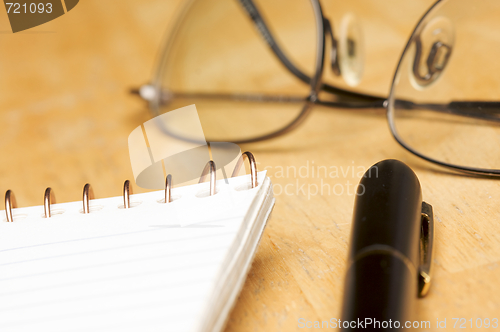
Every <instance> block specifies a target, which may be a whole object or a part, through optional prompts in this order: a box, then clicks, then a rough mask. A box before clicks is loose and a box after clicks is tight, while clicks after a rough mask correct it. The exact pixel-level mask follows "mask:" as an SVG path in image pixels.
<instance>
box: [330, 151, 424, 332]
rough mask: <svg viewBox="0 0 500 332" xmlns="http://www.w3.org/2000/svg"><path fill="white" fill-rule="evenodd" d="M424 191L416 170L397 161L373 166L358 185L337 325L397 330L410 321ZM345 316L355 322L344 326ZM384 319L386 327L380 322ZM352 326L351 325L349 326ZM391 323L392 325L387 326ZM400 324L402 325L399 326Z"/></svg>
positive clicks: (416, 294) (382, 162)
mask: <svg viewBox="0 0 500 332" xmlns="http://www.w3.org/2000/svg"><path fill="white" fill-rule="evenodd" d="M421 209H422V193H421V188H420V183H419V181H418V178H417V177H416V175H415V173H413V171H412V170H411V168H409V167H408V166H406V165H405V164H404V163H402V162H400V161H397V160H384V161H381V162H379V163H377V164H375V165H373V166H372V167H371V168H370V169H369V170H368V171H367V172H366V173H365V175H364V176H363V178H362V179H361V181H360V184H359V186H358V195H357V197H356V203H355V206H354V217H353V224H352V231H351V243H350V250H349V256H348V268H347V275H346V280H345V286H344V303H343V312H342V316H341V317H342V321H343V322H344V324H341V325H340V327H341V328H342V330H344V331H351V330H356V329H359V330H364V331H366V326H365V325H364V324H363V325H362V326H363V327H360V325H359V324H358V322H360V321H362V322H365V320H368V321H369V320H370V319H371V320H372V321H375V320H377V321H378V322H380V324H381V325H380V327H379V325H377V326H375V327H373V325H370V326H369V329H368V330H370V328H371V329H372V330H378V331H390V330H396V329H398V328H397V327H394V324H392V325H389V324H390V322H391V321H392V322H395V321H397V322H398V323H399V324H401V325H402V324H404V323H405V322H406V321H407V320H411V315H412V313H413V311H414V310H413V307H414V304H415V301H416V299H417V297H418V271H417V269H418V266H419V244H420V228H421ZM345 321H350V322H351V321H356V324H354V323H353V324H350V325H348V326H347V323H345ZM382 323H383V324H384V326H382ZM353 326H355V327H354V328H353ZM391 326H392V328H391ZM400 328H405V327H404V326H401V327H400Z"/></svg>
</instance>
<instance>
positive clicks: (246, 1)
mask: <svg viewBox="0 0 500 332" xmlns="http://www.w3.org/2000/svg"><path fill="white" fill-rule="evenodd" d="M238 2H240V4H241V5H242V7H243V9H244V10H245V11H246V12H247V14H248V16H249V17H250V19H251V20H252V21H253V22H254V25H255V27H256V28H257V30H258V31H259V33H260V34H261V36H262V38H263V39H264V40H265V41H266V43H267V44H268V46H269V47H270V48H271V50H272V51H273V53H274V54H275V55H276V57H277V58H278V59H279V60H280V62H281V63H282V64H283V65H284V66H285V67H286V68H287V69H288V70H289V71H290V72H291V73H292V74H293V75H294V76H295V77H297V78H298V79H300V80H301V81H303V82H304V83H307V84H310V83H311V78H310V77H309V76H308V75H306V74H305V73H303V72H302V71H301V70H300V69H298V68H297V67H296V66H295V65H294V64H293V63H292V62H291V61H290V60H289V58H288V57H287V56H286V54H285V52H284V51H283V50H282V48H281V47H280V46H279V45H278V43H277V41H276V39H275V38H274V36H273V34H272V33H271V31H270V30H269V28H268V25H267V24H266V22H265V20H264V18H263V17H262V15H261V14H260V12H259V10H258V9H257V7H256V6H255V4H254V3H253V1H252V0H238ZM318 6H319V3H318ZM321 19H323V20H324V21H326V18H324V17H322V18H321ZM326 26H327V27H328V26H330V24H329V23H328V24H326ZM327 30H328V29H327ZM320 33H325V32H324V31H322V32H320ZM321 90H323V91H325V92H328V93H331V94H335V95H339V96H343V97H348V98H355V99H358V100H362V101H366V102H374V101H378V102H379V103H383V102H384V101H385V98H381V97H377V96H372V95H368V94H363V93H356V92H352V91H348V90H344V89H339V88H336V87H334V86H331V85H329V84H324V83H323V84H321Z"/></svg>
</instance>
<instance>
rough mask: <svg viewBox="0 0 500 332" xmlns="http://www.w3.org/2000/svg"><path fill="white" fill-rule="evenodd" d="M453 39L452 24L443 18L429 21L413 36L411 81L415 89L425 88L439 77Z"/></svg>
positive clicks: (450, 50) (449, 53) (445, 63)
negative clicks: (413, 50)
mask: <svg viewBox="0 0 500 332" xmlns="http://www.w3.org/2000/svg"><path fill="white" fill-rule="evenodd" d="M454 37H455V36H454V29H453V24H452V23H451V21H450V20H449V19H448V18H446V17H443V16H439V17H435V18H434V19H432V20H430V21H429V22H428V23H427V24H425V25H424V26H423V27H422V29H420V30H419V31H417V32H416V33H415V34H414V35H413V37H412V38H413V42H414V43H415V58H414V60H413V68H412V75H411V77H412V80H411V81H412V83H413V85H414V86H415V88H417V89H422V88H425V87H427V86H429V85H430V84H432V83H434V82H435V81H436V80H437V79H438V78H439V77H441V74H442V73H443V71H444V69H445V68H446V66H447V65H448V62H449V59H450V56H451V53H452V50H453V46H454V40H455V38H454Z"/></svg>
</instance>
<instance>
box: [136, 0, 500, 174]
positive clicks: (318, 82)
mask: <svg viewBox="0 0 500 332" xmlns="http://www.w3.org/2000/svg"><path fill="white" fill-rule="evenodd" d="M194 1H196V0H191V2H194ZM236 1H238V2H239V3H240V4H241V6H242V7H243V9H244V10H245V12H246V13H247V14H248V16H249V18H250V19H251V20H252V22H253V23H254V25H255V27H256V28H257V30H258V32H259V34H260V35H261V37H262V38H263V39H264V41H265V42H266V44H267V45H268V47H269V48H270V49H271V51H272V52H273V54H274V55H275V56H276V57H277V58H278V60H279V61H280V62H281V63H282V64H283V65H284V66H285V67H286V69H287V70H288V71H289V72H290V73H291V74H293V75H294V76H295V77H296V78H298V79H299V80H301V81H302V82H304V83H306V84H309V85H310V87H311V90H310V93H309V96H308V97H306V98H305V99H297V100H294V101H300V102H305V104H304V106H303V108H302V110H301V112H300V113H299V114H298V115H297V116H296V117H295V119H294V120H293V121H291V122H290V123H288V124H287V125H285V126H284V127H282V128H280V129H278V130H275V131H274V132H271V133H269V134H266V135H262V136H257V137H253V138H249V139H242V140H232V141H231V142H232V143H235V144H247V143H255V142H260V141H264V140H268V139H272V138H276V137H279V136H282V135H284V134H287V133H289V132H290V131H292V130H294V129H295V128H297V127H298V126H299V125H300V124H302V122H303V121H304V120H305V119H306V118H307V116H308V115H309V114H310V113H311V111H312V107H313V106H314V105H320V106H326V107H332V108H343V109H345V108H350V109H377V108H378V109H386V116H387V120H388V124H389V129H390V131H391V134H392V136H393V137H394V139H395V140H396V141H397V142H398V143H399V144H400V145H401V146H402V147H403V148H405V149H406V150H407V151H409V152H410V153H412V154H414V155H416V156H418V157H420V158H422V159H424V160H426V161H428V162H431V163H433V164H436V165H438V166H442V167H446V168H449V169H453V170H455V171H459V172H464V173H468V174H473V175H479V176H486V177H500V169H498V170H497V169H485V168H478V167H469V166H461V165H455V164H450V163H446V162H443V161H439V160H437V159H434V158H431V157H428V156H426V155H424V154H422V153H420V152H418V151H417V150H415V149H413V148H412V147H410V146H409V145H407V144H406V143H405V142H404V140H403V139H402V138H401V137H400V136H399V134H398V133H397V131H396V126H395V123H394V107H393V105H394V103H395V102H396V100H394V93H393V91H394V87H395V83H396V75H394V77H393V80H392V82H391V89H390V93H389V96H388V98H384V97H380V96H375V95H371V94H365V93H358V92H354V91H349V90H346V89H342V88H337V87H335V86H332V85H329V84H326V83H323V82H322V77H323V71H324V67H325V51H326V35H327V34H328V36H329V37H330V43H331V55H330V60H331V61H330V64H331V69H332V71H333V73H334V74H335V75H337V76H339V75H340V74H341V73H340V68H339V65H338V63H339V61H338V49H337V40H336V39H335V36H334V32H333V27H332V25H331V24H330V21H329V20H328V19H327V18H326V17H325V16H324V15H323V10H322V7H321V4H320V2H319V0H309V2H310V3H311V6H312V8H313V12H314V17H315V22H316V32H317V34H316V39H317V44H316V45H317V48H316V51H317V52H316V59H315V72H314V75H313V76H312V78H311V77H309V76H308V75H307V74H305V73H303V72H302V71H300V69H298V68H297V67H296V66H295V65H294V64H293V63H292V62H291V61H290V59H288V58H287V56H286V55H285V53H284V52H283V50H282V49H281V47H280V46H279V43H278V42H277V41H276V39H275V38H274V36H273V34H272V33H271V31H270V29H269V27H268V24H267V23H266V22H265V20H264V18H263V16H262V15H261V13H260V11H259V10H258V8H257V6H256V5H255V4H254V2H253V0H236ZM444 1H445V0H437V1H436V2H435V3H434V4H433V5H432V6H431V7H430V8H429V9H428V10H427V11H426V12H425V13H424V15H422V17H421V18H420V20H419V21H418V22H417V24H416V26H415V28H414V29H413V31H412V33H411V37H410V38H409V40H408V42H407V44H406V46H405V48H404V50H403V53H402V56H401V57H400V59H399V61H398V64H397V66H396V70H395V73H397V72H398V70H399V67H400V66H401V64H402V60H403V55H404V54H405V53H406V51H407V50H408V49H409V48H410V47H411V46H412V44H413V43H414V42H415V43H416V44H417V47H418V46H419V44H418V43H419V40H418V35H417V34H416V32H417V31H418V29H419V28H420V27H421V24H422V23H423V21H424V19H425V18H426V17H427V15H428V14H429V13H430V12H431V11H432V10H433V9H434V8H435V7H436V6H438V5H439V4H440V3H441V2H444ZM187 7H189V6H187ZM183 16H184V15H181V16H180V17H179V19H178V22H177V24H176V26H178V25H179V22H181V21H182V20H183ZM170 43H171V40H169V41H168V43H167V45H166V47H164V48H163V52H162V54H161V55H160V59H164V58H165V56H166V54H167V53H168V50H169V48H170V47H171V45H170ZM443 46H444V47H447V48H449V53H448V54H447V56H446V60H445V61H447V60H448V58H449V55H450V54H451V51H452V50H451V46H448V45H443ZM431 53H432V52H431ZM420 56H421V51H420V53H419V52H418V50H417V52H416V56H415V59H414V64H413V72H414V74H415V75H418V76H419V78H420V79H422V80H425V79H428V78H426V77H421V76H420V72H419V68H418V66H417V64H419V63H420ZM431 56H432V54H430V55H429V58H428V61H427V66H428V71H429V73H430V72H431V68H430V65H431V64H429V59H430V57H431ZM162 65H163V63H162V61H160V62H159V66H158V68H157V70H156V71H155V73H156V74H155V76H154V78H153V84H151V85H145V86H143V87H141V89H132V90H131V92H132V93H134V94H138V95H140V96H141V97H142V98H143V99H145V100H146V101H148V102H149V103H150V105H149V106H150V107H149V108H150V109H154V108H155V107H156V108H157V107H159V106H160V105H161V104H163V103H165V102H168V101H169V100H170V99H171V98H172V95H170V94H169V93H168V92H166V91H161V89H160V82H161V73H163V70H162ZM441 71H442V69H441ZM144 88H146V89H148V90H149V92H148V94H149V96H147V95H145V94H144V93H143V92H142V91H141V90H142V89H144ZM151 89H154V90H151ZM151 91H152V92H151ZM158 91H160V93H157V92H158ZM320 91H322V92H326V93H329V94H331V95H334V96H335V97H337V101H323V100H320V99H319V96H318V95H319V92H320ZM189 96H191V97H193V96H203V97H211V98H221V97H222V98H228V99H234V98H239V97H238V96H234V95H223V94H211V95H204V94H195V95H191V94H190V95H189ZM245 97H246V98H249V97H248V96H245ZM266 99H267V100H266ZM258 100H259V101H272V100H275V99H273V97H272V96H258ZM280 100H281V98H280ZM397 102H399V103H400V105H403V106H404V107H407V108H410V109H414V108H418V107H419V106H420V107H421V106H425V107H428V108H430V109H432V110H434V111H438V112H444V113H455V114H460V115H463V116H467V117H473V118H481V119H489V120H496V121H499V119H498V118H497V117H491V116H488V115H478V114H476V113H473V112H470V111H468V110H469V109H474V108H477V107H479V106H481V107H484V108H487V109H488V108H491V107H497V108H498V107H500V102H488V101H477V102H451V103H449V104H420V105H419V104H415V103H413V102H410V101H404V100H397ZM450 105H452V106H450ZM453 106H454V107H453ZM450 110H452V111H450ZM153 115H155V114H153ZM156 115H158V114H156Z"/></svg>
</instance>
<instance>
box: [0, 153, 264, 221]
mask: <svg viewBox="0 0 500 332" xmlns="http://www.w3.org/2000/svg"><path fill="white" fill-rule="evenodd" d="M245 157H246V158H247V159H248V162H249V163H250V172H251V184H252V188H255V187H256V186H257V163H256V162H255V158H254V156H253V154H252V153H251V152H248V151H247V152H244V153H243V154H242V155H241V156H240V158H239V159H238V162H237V163H236V166H235V167H234V170H233V173H232V175H231V177H235V176H236V175H238V172H239V171H240V168H241V166H242V165H243V162H244V159H245ZM216 170H217V167H216V165H215V162H214V161H213V160H210V161H209V162H208V163H207V164H206V165H205V167H204V168H203V172H202V173H201V176H200V180H199V182H198V183H202V182H205V178H206V177H207V174H208V173H210V196H213V195H215V194H216V176H215V173H216ZM131 194H132V185H131V184H130V181H129V180H126V181H125V182H124V184H123V207H124V208H125V209H129V208H130V207H131V205H130V195H131ZM91 199H94V190H93V189H92V186H91V185H90V183H87V184H85V186H84V187H83V198H82V201H83V213H84V214H88V213H90V200H91ZM164 202H165V203H170V202H172V175H171V174H168V175H167V177H166V179H165V201H164ZM55 203H56V199H55V195H54V191H53V190H52V188H50V187H48V188H47V189H45V194H44V200H43V208H44V216H45V218H50V217H51V216H52V214H51V210H50V206H51V204H55ZM17 207H18V206H17V201H16V196H15V195H14V192H13V191H12V190H10V189H9V190H7V191H6V192H5V214H6V216H7V222H13V221H14V218H13V215H12V210H13V209H16V208H17Z"/></svg>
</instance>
